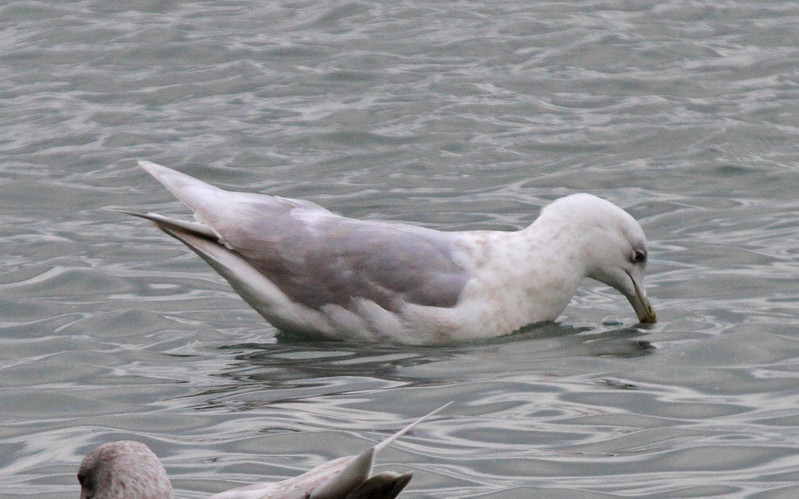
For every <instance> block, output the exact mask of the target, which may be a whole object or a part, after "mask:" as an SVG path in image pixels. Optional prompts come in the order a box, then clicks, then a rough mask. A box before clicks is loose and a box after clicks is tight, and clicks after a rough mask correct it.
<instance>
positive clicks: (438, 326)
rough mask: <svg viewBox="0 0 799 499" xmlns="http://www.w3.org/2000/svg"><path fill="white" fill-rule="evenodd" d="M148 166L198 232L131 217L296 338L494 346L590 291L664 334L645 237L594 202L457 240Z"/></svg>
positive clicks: (566, 205)
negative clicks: (648, 275)
mask: <svg viewBox="0 0 799 499" xmlns="http://www.w3.org/2000/svg"><path fill="white" fill-rule="evenodd" d="M139 165H140V166H141V167H142V168H144V169H145V170H146V171H147V172H149V173H150V174H151V175H153V177H155V178H156V179H157V180H158V181H159V182H161V183H162V184H163V185H164V186H165V187H166V188H167V189H169V190H170V191H171V192H172V193H173V194H174V195H175V196H177V197H178V198H179V199H180V200H181V201H183V202H184V203H185V204H186V205H187V206H188V207H189V208H191V209H192V211H193V212H194V217H195V219H196V221H195V222H188V221H182V220H177V219H172V218H167V217H164V216H162V215H158V214H156V213H147V214H139V213H131V214H133V215H136V216H140V217H143V218H146V219H149V220H151V221H153V222H154V223H155V224H156V225H157V226H158V227H159V228H160V229H161V230H163V231H164V232H166V233H167V234H169V235H171V236H173V237H174V238H176V239H178V240H179V241H181V242H183V243H184V244H186V246H188V247H189V248H191V249H192V250H194V251H195V252H196V253H197V254H198V255H200V256H201V257H202V258H203V259H204V260H205V261H206V262H208V263H209V264H210V265H211V267H213V268H214V270H216V271H217V272H219V273H220V274H221V275H222V277H224V278H225V279H226V280H227V281H228V282H229V283H230V284H231V285H232V286H233V289H235V290H236V292H238V293H239V295H241V297H242V298H244V300H245V301H246V302H247V303H249V304H250V305H251V306H252V307H253V308H255V310H257V311H258V312H259V313H260V314H261V315H263V316H264V317H265V318H266V320H267V321H269V322H270V323H271V324H273V325H274V326H275V327H277V328H279V329H282V330H284V331H289V332H291V331H294V332H300V333H310V334H316V335H322V336H325V337H328V338H335V339H350V340H367V341H389V342H394V343H411V344H434V343H445V342H453V341H463V340H475V339H482V338H491V337H495V336H500V335H504V334H508V333H511V332H513V331H516V330H518V329H519V328H521V327H523V326H526V325H528V324H533V323H536V322H543V321H550V320H554V319H555V318H556V317H557V316H558V315H559V314H560V313H561V311H562V310H563V309H564V308H565V307H566V305H567V304H568V303H569V301H570V300H571V298H572V296H574V293H575V291H576V290H577V287H578V286H579V284H580V282H581V281H582V280H583V278H585V277H589V278H593V279H596V280H598V281H601V282H603V283H605V284H607V285H609V286H612V287H613V288H615V289H617V290H618V291H620V292H621V293H622V294H623V295H624V296H625V297H627V299H628V300H629V301H630V303H631V304H632V306H633V309H634V310H635V313H636V314H637V316H638V319H639V321H640V322H642V323H653V322H655V321H656V316H655V312H654V311H653V309H652V306H651V304H650V302H649V298H648V297H647V294H646V290H645V287H644V268H645V266H646V261H647V247H646V237H645V236H644V231H643V229H641V226H640V225H639V224H638V222H637V221H636V220H635V219H634V218H633V217H632V216H630V214H628V213H627V212H626V211H624V210H623V209H621V208H619V207H618V206H616V205H614V204H613V203H611V202H609V201H606V200H604V199H601V198H598V197H596V196H593V195H591V194H585V193H581V194H572V195H570V196H566V197H563V198H560V199H557V200H555V201H554V202H552V203H550V204H549V205H547V206H545V207H544V208H543V209H542V210H541V214H540V216H539V217H538V219H536V220H535V222H533V223H532V224H531V225H530V226H528V227H526V228H524V229H522V230H518V231H460V232H454V231H453V232H446V231H438V230H433V229H428V228H424V227H418V226H413V225H408V224H402V223H395V222H383V221H372V220H356V219H352V218H346V217H342V216H339V215H336V214H335V213H332V212H330V211H328V210H326V209H325V208H322V207H321V206H319V205H317V204H315V203H312V202H310V201H304V200H296V199H289V198H283V197H278V196H268V195H263V194H255V193H244V192H231V191H226V190H223V189H220V188H218V187H215V186H212V185H210V184H208V183H206V182H203V181H201V180H198V179H195V178H193V177H190V176H188V175H185V174H183V173H179V172H177V171H175V170H172V169H169V168H167V167H164V166H161V165H158V164H155V163H152V162H149V161H140V162H139Z"/></svg>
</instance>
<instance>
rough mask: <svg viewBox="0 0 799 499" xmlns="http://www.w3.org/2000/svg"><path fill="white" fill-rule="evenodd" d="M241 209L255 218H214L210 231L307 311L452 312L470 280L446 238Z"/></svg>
mask: <svg viewBox="0 0 799 499" xmlns="http://www.w3.org/2000/svg"><path fill="white" fill-rule="evenodd" d="M256 204H258V203H256ZM247 211H248V212H251V213H253V214H255V213H257V214H258V215H257V216H252V217H247V222H246V223H244V224H242V223H241V218H238V220H236V223H233V224H227V223H225V221H223V220H221V219H217V220H216V223H215V224H214V225H213V226H212V227H213V229H214V230H215V231H216V232H218V233H219V234H220V235H221V237H222V238H223V239H224V242H225V244H226V245H227V246H228V247H229V248H231V249H232V250H234V251H236V252H237V253H239V254H240V255H241V256H243V257H244V258H245V259H246V260H248V261H249V262H250V263H251V264H252V265H253V267H255V268H256V269H257V270H258V271H259V272H261V273H263V274H264V275H265V276H267V277H268V278H269V279H270V280H272V282H274V283H275V284H276V285H277V286H278V287H280V289H281V290H282V291H283V292H284V293H286V294H287V295H288V296H289V297H291V298H292V299H293V300H295V301H297V302H298V303H302V304H304V305H306V306H309V307H312V308H319V307H321V306H323V305H325V304H330V303H333V304H337V305H341V306H344V307H347V306H348V305H349V304H350V302H351V300H353V299H356V298H365V299H368V300H371V301H374V302H375V303H377V304H379V305H380V306H381V307H383V308H385V309H386V310H396V309H397V308H399V307H400V306H401V304H402V302H408V303H415V304H419V305H427V306H435V307H452V306H454V305H455V303H456V302H457V300H458V297H459V296H460V292H461V290H462V289H463V286H464V285H465V284H466V281H467V280H468V277H467V276H466V274H465V272H464V271H463V269H462V268H460V267H459V266H458V265H457V264H456V263H455V261H454V260H453V256H452V254H453V251H454V243H453V242H452V241H451V240H450V238H449V237H448V236H447V235H446V234H444V233H439V232H436V231H433V230H428V229H423V228H420V227H413V226H408V225H402V224H391V223H385V222H371V221H360V220H353V219H349V218H344V217H339V216H337V215H333V214H332V213H330V212H327V211H321V210H320V211H313V212H311V213H309V212H308V210H307V208H304V207H295V206H286V205H283V206H277V205H274V204H271V203H270V204H264V205H260V206H252V207H250V208H249V209H247Z"/></svg>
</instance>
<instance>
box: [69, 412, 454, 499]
mask: <svg viewBox="0 0 799 499" xmlns="http://www.w3.org/2000/svg"><path fill="white" fill-rule="evenodd" d="M450 403H451V402H450ZM450 403H447V404H445V405H443V406H441V407H439V408H438V409H436V410H434V411H432V412H430V413H428V414H426V415H424V416H422V417H421V418H419V419H417V420H416V421H414V422H413V423H411V424H409V425H408V426H406V427H405V428H403V429H401V430H400V431H398V432H397V433H394V434H393V435H391V436H390V437H388V438H386V439H385V440H383V441H382V442H380V443H378V444H376V445H374V446H373V447H370V448H369V449H367V450H365V451H363V452H362V453H360V454H358V455H357V456H346V457H340V458H338V459H334V460H332V461H329V462H327V463H324V464H321V465H319V466H317V467H316V468H314V469H312V470H310V471H308V472H306V473H303V474H302V475H300V476H297V477H294V478H289V479H287V480H283V481H281V482H277V483H256V484H253V485H247V486H244V487H238V488H235V489H231V490H229V491H227V492H221V493H219V494H214V495H212V496H210V497H209V498H208V499H392V498H394V497H397V495H399V493H400V492H401V491H402V489H403V488H405V486H406V485H407V484H408V482H410V481H411V477H412V473H404V474H398V473H394V472H392V471H384V472H382V473H378V474H376V475H372V466H373V464H374V457H375V454H377V452H379V451H380V450H382V449H384V448H386V447H388V446H389V445H391V444H392V443H393V442H394V441H395V440H396V439H398V438H399V437H401V436H402V435H404V434H405V433H407V432H408V431H409V430H410V429H411V428H413V427H414V426H416V425H417V424H419V423H420V422H422V421H423V420H425V419H426V418H428V417H430V416H432V415H433V414H435V413H437V412H438V411H440V410H442V409H444V408H445V407H447V406H448V405H449V404H450ZM370 475H371V476H370ZM78 482H79V483H80V486H81V493H80V497H81V499H156V498H157V499H173V498H174V497H175V495H174V492H173V490H172V484H171V483H170V481H169V477H168V476H167V474H166V470H165V469H164V466H163V465H162V464H161V461H160V460H159V459H158V457H157V456H156V455H155V454H154V453H153V452H152V451H151V450H150V448H149V447H147V446H146V445H145V444H143V443H141V442H136V441H132V440H120V441H116V442H110V443H107V444H103V445H100V446H98V447H96V448H94V449H93V450H92V451H91V452H89V453H88V454H87V455H86V457H84V458H83V461H82V462H81V464H80V469H79V470H78Z"/></svg>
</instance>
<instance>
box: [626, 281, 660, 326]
mask: <svg viewBox="0 0 799 499" xmlns="http://www.w3.org/2000/svg"><path fill="white" fill-rule="evenodd" d="M626 273H627V275H628V276H629V277H630V280H631V281H632V283H633V289H634V290H635V292H634V293H633V294H631V295H628V294H626V293H625V296H627V299H628V300H629V301H630V305H632V306H633V310H635V313H636V315H638V320H639V321H641V323H642V324H654V323H655V322H657V314H655V311H654V310H652V304H651V303H650V302H649V298H647V296H646V291H644V289H643V286H639V285H638V282H637V281H636V280H635V279H634V278H633V276H632V275H630V273H629V272H626Z"/></svg>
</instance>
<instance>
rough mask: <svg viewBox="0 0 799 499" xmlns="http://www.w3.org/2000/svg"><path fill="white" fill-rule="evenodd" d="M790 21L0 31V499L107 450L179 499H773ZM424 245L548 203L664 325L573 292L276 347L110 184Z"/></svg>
mask: <svg viewBox="0 0 799 499" xmlns="http://www.w3.org/2000/svg"><path fill="white" fill-rule="evenodd" d="M797 26H799V4H797V3H796V2H792V1H791V2H788V1H772V2H752V1H744V0H729V1H721V2H701V1H682V0H659V1H647V0H644V1H634V2H631V1H626V0H587V1H579V2H562V1H540V2H529V1H523V0H508V1H503V2H466V1H428V2H425V1H419V0H392V1H384V0H377V1H335V0H334V1H320V0H297V1H286V2H256V1H247V2H244V1H221V0H215V1H199V2H157V1H148V0H134V1H125V2H123V1H119V0H103V1H99V0H94V1H89V0H85V1H62V2H46V1H34V0H19V1H10V2H8V1H7V2H3V3H2V4H0V219H1V220H2V223H0V248H2V250H0V255H2V258H1V260H0V262H2V263H0V269H1V271H0V484H2V485H1V486H0V497H2V498H11V497H22V496H29V497H37V498H63V497H75V498H77V496H78V485H77V481H76V479H75V472H76V470H77V466H78V464H79V462H80V460H81V458H82V456H83V455H84V454H85V453H86V452H87V451H88V450H89V449H91V448H92V447H94V446H95V445H97V444H99V443H102V442H106V441H110V440H116V439H122V438H125V439H127V438H134V439H138V440H141V441H144V442H146V443H147V444H149V445H150V446H151V447H152V448H153V449H154V450H155V451H156V453H158V454H159V455H160V456H161V458H162V460H163V461H164V463H165V465H166V467H167V469H168V471H169V473H170V475H171V476H172V479H173V483H174V485H175V487H176V489H178V497H179V498H194V497H202V496H203V494H205V493H208V492H212V491H219V490H224V489H226V488H229V487H231V486H233V485H236V484H241V483H246V482H251V481H264V480H272V479H279V478H285V477H289V476H293V475H295V474H297V473H299V472H300V471H302V470H305V469H308V468H310V467H312V466H314V465H316V464H319V463H320V462H322V461H324V460H326V459H330V458H334V457H338V456H341V455H345V454H351V453H355V452H358V451H360V450H362V449H364V448H365V447H367V446H369V445H371V443H372V442H374V441H376V440H378V439H381V438H383V437H384V436H386V435H388V434H389V433H391V432H393V431H395V430H397V429H398V428H400V427H401V426H402V425H404V424H405V423H407V422H409V421H410V420H411V419H413V418H415V417H417V416H419V415H421V414H423V413H426V412H428V411H430V410H431V409H433V408H434V407H437V406H438V405H440V404H441V403H443V402H445V401H448V400H454V401H455V402H454V404H453V405H452V406H451V407H449V408H447V409H446V410H445V411H444V412H443V413H442V414H441V415H438V416H436V417H434V418H432V419H431V420H430V421H429V422H426V423H424V424H423V425H420V426H419V427H418V428H417V429H416V430H414V432H413V433H412V434H411V435H408V436H407V437H405V438H403V439H401V440H400V441H399V442H398V443H397V444H396V445H395V446H394V447H393V448H392V449H389V450H387V451H386V452H385V453H383V454H382V455H381V456H380V458H379V462H380V463H381V466H380V469H394V470H398V471H413V472H414V474H415V476H414V479H413V481H412V482H411V484H410V486H409V488H408V489H407V491H406V492H405V493H404V494H403V496H402V497H406V498H408V499H411V498H474V497H486V498H492V499H499V498H502V499H505V498H528V497H569V498H571V497H584V498H594V497H619V496H622V497H662V498H669V497H743V496H748V497H759V498H766V497H768V498H783V497H784V498H790V497H797V496H799V304H798V303H797V301H799V168H797V165H799V29H797ZM138 159H150V160H153V161H157V162H160V163H163V164H165V165H167V166H169V167H172V168H176V169H178V170H181V171H184V172H187V173H189V174H192V175H194V176H198V177H201V178H203V179H205V180H208V181H210V182H213V183H215V184H218V185H220V186H224V187H227V188H234V189H241V190H250V191H257V192H264V193H271V194H279V195H283V196H290V197H301V198H307V199H311V200H313V201H316V202H317V203H320V204H322V205H323V206H325V207H327V208H329V209H332V210H334V211H337V212H340V213H343V214H346V215H349V216H354V217H362V218H373V219H388V220H403V221H408V222H412V223H416V224H420V225H423V226H427V227H433V228H436V229H443V230H460V229H516V228H519V227H522V226H525V225H526V224H528V223H530V222H531V221H532V220H534V219H535V217H536V216H537V214H538V211H539V209H540V207H541V206H542V205H543V204H545V203H547V202H549V201H550V200H552V199H555V198H557V197H559V196H561V195H565V194H568V193H573V192H579V191H587V192H592V193H594V194H597V195H601V196H604V197H606V198H608V199H610V200H612V201H614V202H615V203H617V204H619V205H620V206H623V207H624V208H626V209H627V210H628V211H630V212H631V213H632V214H633V215H634V216H635V217H636V218H638V219H639V220H640V221H641V224H642V225H643V227H644V229H645V231H646V232H647V235H648V237H649V240H650V248H651V263H650V265H649V268H648V278H647V282H648V288H649V294H650V297H651V298H652V302H653V304H654V306H655V308H656V310H657V312H658V316H659V318H660V322H658V323H657V324H656V325H654V326H653V327H646V328H644V327H640V326H636V324H635V316H634V314H633V311H632V309H631V307H630V306H629V304H628V303H627V302H626V300H625V299H624V298H623V297H622V296H620V295H619V294H618V293H617V292H615V291H613V290H611V289H610V288H608V287H606V286H604V285H601V284H598V283H593V282H586V283H585V285H584V286H583V288H582V289H581V290H580V292H579V293H578V295H577V296H576V297H575V298H574V300H573V301H572V303H571V304H570V305H569V307H568V308H567V309H566V310H565V312H564V314H563V315H562V316H561V317H560V318H559V320H558V321H557V323H551V324H545V325H541V326H537V327H532V328H529V329H528V330H526V331H525V332H523V333H522V334H518V335H514V336H511V337H507V338H503V339H499V340H496V341H490V342H485V343H478V344H464V345H453V346H448V347H424V348H420V347H402V346H392V345H358V344H349V343H339V342H312V341H308V340H305V341H303V340H298V339H296V338H291V337H286V336H285V335H281V334H280V333H278V332H277V331H276V330H275V329H274V328H273V327H271V326H269V325H268V324H266V323H265V322H264V321H263V319H262V318H261V317H260V316H259V315H257V314H256V313H255V312H254V311H253V310H252V309H250V308H249V307H248V306H247V305H246V304H245V303H244V301H242V300H241V299H240V298H239V297H238V296H237V295H236V294H235V293H234V292H233V291H232V290H231V288H230V287H229V286H228V285H227V283H225V282H224V281H223V280H222V279H221V278H220V277H219V276H218V275H217V274H216V273H214V272H213V271H212V270H211V269H210V268H209V267H208V266H207V265H206V264H205V263H204V262H202V261H201V260H200V259H199V258H197V256H196V255H194V254H193V253H191V252H190V251H189V250H188V249H186V248H185V247H183V246H182V245H180V244H179V243H177V242H176V241H174V240H172V239H171V238H169V237H168V236H166V235H164V234H162V233H160V232H159V231H157V230H156V229H155V228H154V227H152V226H151V225H150V224H147V223H145V222H144V221H142V220H138V219H134V218H132V217H128V216H125V215H123V214H121V213H118V212H116V211H114V210H116V209H134V210H152V211H158V212H161V213H166V214H172V215H185V214H186V213H187V211H186V210H185V209H184V208H183V207H181V205H180V203H179V202H178V201H176V200H175V199H174V198H173V197H171V195H170V194H169V193H167V192H166V191H165V190H164V189H163V188H162V187H161V186H160V185H158V184H157V183H156V182H155V181H154V180H153V179H152V178H150V177H148V176H147V175H146V174H145V173H144V172H143V171H142V170H140V169H138V168H137V167H136V166H135V160H138Z"/></svg>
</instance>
